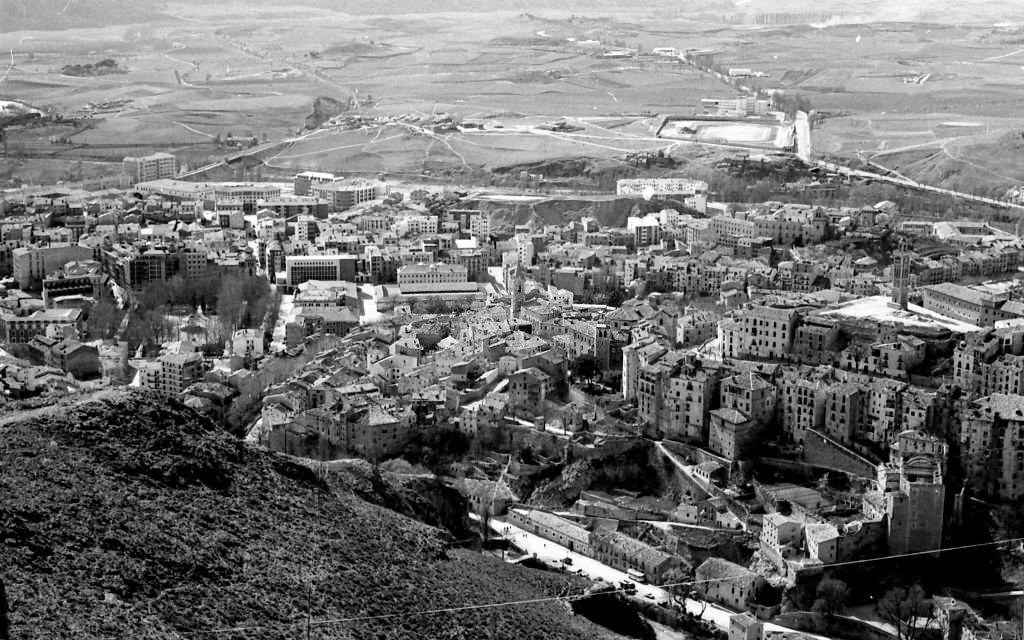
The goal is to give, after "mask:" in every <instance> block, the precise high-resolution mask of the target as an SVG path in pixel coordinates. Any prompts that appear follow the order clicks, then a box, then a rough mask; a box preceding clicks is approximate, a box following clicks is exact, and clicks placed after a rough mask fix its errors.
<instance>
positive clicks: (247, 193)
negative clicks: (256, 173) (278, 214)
mask: <svg viewBox="0 0 1024 640" xmlns="http://www.w3.org/2000/svg"><path fill="white" fill-rule="evenodd" d="M280 197H281V187H278V186H276V185H273V184H268V183H263V182H253V183H237V184H236V183H222V184H215V185H213V196H212V199H213V201H214V202H220V201H225V200H228V201H234V200H237V201H240V202H241V203H242V210H243V211H244V212H245V213H256V210H257V206H258V204H259V202H260V200H276V199H278V198H280Z"/></svg>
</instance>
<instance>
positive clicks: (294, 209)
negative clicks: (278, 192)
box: [256, 196, 329, 220]
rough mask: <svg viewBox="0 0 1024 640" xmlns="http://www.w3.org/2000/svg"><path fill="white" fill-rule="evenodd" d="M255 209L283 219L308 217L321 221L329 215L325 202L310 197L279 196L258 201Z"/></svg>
mask: <svg viewBox="0 0 1024 640" xmlns="http://www.w3.org/2000/svg"><path fill="white" fill-rule="evenodd" d="M256 208H257V209H258V210H260V211H264V210H266V211H272V212H274V214H275V215H276V216H280V217H284V218H290V217H292V216H301V215H308V216H313V217H315V218H317V219H321V220H322V219H324V218H326V217H327V214H328V213H329V211H328V209H329V206H328V203H327V201H326V200H324V199H322V198H314V197H311V196H291V197H286V196H280V197H277V198H270V199H267V200H258V201H257V202H256Z"/></svg>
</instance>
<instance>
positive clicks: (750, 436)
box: [708, 407, 759, 460]
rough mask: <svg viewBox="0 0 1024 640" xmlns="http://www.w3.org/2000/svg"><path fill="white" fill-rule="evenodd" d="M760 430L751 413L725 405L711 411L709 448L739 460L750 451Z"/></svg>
mask: <svg viewBox="0 0 1024 640" xmlns="http://www.w3.org/2000/svg"><path fill="white" fill-rule="evenodd" d="M758 431H759V428H758V425H757V423H755V422H754V420H753V419H751V418H750V416H749V415H747V414H746V413H743V412H742V411H738V410H736V409H731V408H727V407H723V408H721V409H714V410H712V411H711V427H710V430H709V435H708V448H709V449H711V450H712V451H714V452H715V453H717V454H719V455H720V456H722V457H723V458H726V459H728V460H738V459H740V458H743V457H745V456H746V454H748V453H749V452H750V447H751V444H752V443H753V442H754V439H755V438H756V436H757V433H758Z"/></svg>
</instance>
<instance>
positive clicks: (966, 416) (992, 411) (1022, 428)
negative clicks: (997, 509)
mask: <svg viewBox="0 0 1024 640" xmlns="http://www.w3.org/2000/svg"><path fill="white" fill-rule="evenodd" d="M959 440H960V451H961V467H962V468H963V470H964V477H965V480H966V482H967V484H968V486H970V487H971V489H972V490H973V491H975V492H977V493H979V494H981V495H983V496H988V497H993V498H999V499H1003V500H1018V499H1019V498H1021V497H1022V496H1024V396H1021V395H1011V394H1003V393H993V394H991V395H988V396H985V397H983V398H977V399H975V400H965V401H964V402H963V406H962V407H961V410H960V428H959Z"/></svg>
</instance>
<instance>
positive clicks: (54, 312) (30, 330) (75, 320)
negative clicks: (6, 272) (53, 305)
mask: <svg viewBox="0 0 1024 640" xmlns="http://www.w3.org/2000/svg"><path fill="white" fill-rule="evenodd" d="M82 323H83V315H82V310H81V309H42V310H39V311H34V312H32V313H30V314H29V315H26V316H14V315H10V314H7V313H4V314H0V337H2V338H3V341H4V343H6V344H28V343H29V342H31V341H32V338H34V337H35V336H41V335H46V334H47V333H48V332H53V333H56V334H58V335H60V336H62V337H72V338H74V337H77V336H78V333H79V331H80V330H81V328H82Z"/></svg>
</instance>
